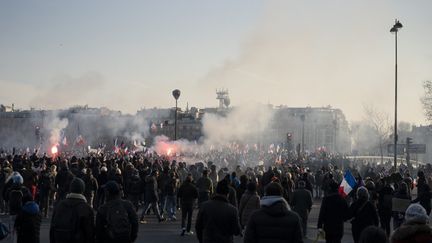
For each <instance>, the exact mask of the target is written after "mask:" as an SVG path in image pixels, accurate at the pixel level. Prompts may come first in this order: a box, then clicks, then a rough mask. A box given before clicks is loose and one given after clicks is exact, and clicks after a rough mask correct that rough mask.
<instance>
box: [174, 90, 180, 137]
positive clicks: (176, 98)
mask: <svg viewBox="0 0 432 243" xmlns="http://www.w3.org/2000/svg"><path fill="white" fill-rule="evenodd" d="M172 95H173V97H174V99H175V101H176V106H175V117H174V140H177V100H178V98H179V97H180V90H178V89H175V90H173V92H172Z"/></svg>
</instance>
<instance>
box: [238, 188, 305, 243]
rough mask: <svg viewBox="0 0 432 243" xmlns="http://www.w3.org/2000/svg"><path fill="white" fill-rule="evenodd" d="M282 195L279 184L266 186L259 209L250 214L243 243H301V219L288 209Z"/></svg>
mask: <svg viewBox="0 0 432 243" xmlns="http://www.w3.org/2000/svg"><path fill="white" fill-rule="evenodd" d="M282 195H283V188H282V186H281V185H280V184H279V183H276V182H271V183H270V184H268V185H267V187H266V191H265V196H264V197H263V198H262V199H261V209H259V210H257V211H255V212H254V213H253V214H252V216H251V217H250V219H249V222H248V224H247V226H246V231H245V236H244V239H243V240H244V241H243V242H244V243H258V242H266V243H282V242H291V243H302V242H303V233H302V226H301V219H300V217H299V216H298V214H297V213H295V212H293V211H291V210H290V209H289V206H288V203H287V202H286V201H285V199H284V198H283V197H282Z"/></svg>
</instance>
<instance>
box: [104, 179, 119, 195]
mask: <svg viewBox="0 0 432 243" xmlns="http://www.w3.org/2000/svg"><path fill="white" fill-rule="evenodd" d="M105 190H106V192H107V193H108V197H109V198H115V197H119V196H120V186H119V184H117V182H115V181H108V182H107V183H106V184H105Z"/></svg>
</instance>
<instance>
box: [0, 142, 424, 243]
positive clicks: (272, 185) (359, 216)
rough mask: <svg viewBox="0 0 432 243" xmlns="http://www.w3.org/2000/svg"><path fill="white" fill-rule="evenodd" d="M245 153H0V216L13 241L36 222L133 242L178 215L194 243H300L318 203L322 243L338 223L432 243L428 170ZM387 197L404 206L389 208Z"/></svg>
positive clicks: (74, 237)
mask: <svg viewBox="0 0 432 243" xmlns="http://www.w3.org/2000/svg"><path fill="white" fill-rule="evenodd" d="M252 151H254V152H253V153H255V154H261V155H263V156H262V159H263V160H264V161H263V163H257V164H256V165H253V166H248V165H247V164H245V163H235V162H234V161H233V160H235V159H239V158H238V157H236V156H233V155H231V156H230V157H229V158H228V159H227V158H222V157H223V154H221V152H219V153H218V152H217V151H212V152H211V153H209V154H211V156H212V157H211V158H213V159H216V158H218V159H217V160H215V161H216V162H212V161H211V160H203V161H201V162H197V163H190V162H189V163H185V162H180V161H176V158H169V157H167V156H160V155H158V154H155V153H144V152H142V153H140V152H136V153H128V154H116V153H109V154H91V155H87V156H73V154H57V155H56V156H46V155H43V156H39V155H37V154H36V153H34V154H27V153H22V154H11V153H9V154H8V153H1V155H0V166H1V168H0V191H1V192H2V193H1V194H0V195H1V198H0V212H1V213H2V214H8V215H9V219H10V220H9V224H10V225H9V228H10V229H11V231H12V229H13V231H15V232H16V233H14V232H11V233H10V236H9V237H12V236H13V235H16V240H17V242H28V243H30V242H39V238H40V236H39V234H40V233H39V232H40V225H41V220H42V218H43V217H45V218H49V219H50V221H51V224H50V235H49V238H50V242H59V243H62V242H134V241H135V240H136V238H137V235H138V230H139V224H147V223H148V220H149V216H148V215H149V214H151V213H153V214H154V215H155V216H156V218H157V220H158V221H159V222H160V223H161V227H163V222H164V221H167V220H169V221H176V220H177V217H179V218H180V219H179V220H178V221H180V222H179V224H180V226H179V228H180V230H179V235H181V236H187V235H195V234H196V237H197V239H198V241H199V242H200V243H201V242H203V243H205V242H233V239H234V238H233V236H235V235H240V236H243V241H244V242H245V243H252V242H303V241H304V239H305V237H306V236H307V230H308V217H309V213H310V212H311V210H312V206H313V202H314V199H315V200H317V201H316V202H321V203H320V204H321V205H320V210H319V217H318V224H317V228H318V232H319V233H320V235H322V237H323V238H325V240H326V242H341V240H342V238H343V236H344V223H345V222H351V224H352V227H351V230H352V237H353V241H354V242H355V243H357V242H362V243H363V242H388V241H389V239H390V240H391V242H398V243H399V242H431V241H432V229H431V228H430V227H429V215H430V211H431V195H432V193H431V189H430V188H431V186H432V185H431V184H432V167H431V166H430V165H429V164H428V165H427V166H423V167H418V168H411V167H403V166H401V167H400V168H399V169H398V170H396V169H395V168H394V167H392V166H391V164H390V163H385V164H381V165H376V164H368V163H365V162H364V161H349V160H346V159H344V158H343V157H340V156H336V155H330V154H327V153H322V152H321V151H320V152H317V153H313V154H308V155H302V156H292V155H290V154H289V153H286V154H285V155H284V156H279V155H277V154H276V155H275V153H273V152H271V151H268V150H267V151H264V152H259V151H258V152H257V150H256V149H255V150H252ZM209 154H207V155H206V156H207V158H209ZM224 154H229V153H226V152H224ZM220 161H224V163H221V162H220ZM341 167H343V169H341ZM345 170H349V171H351V173H352V174H353V175H354V176H355V179H356V186H355V188H353V190H352V192H351V193H350V194H349V195H348V196H347V197H343V196H341V194H340V193H339V191H338V190H339V185H340V183H341V181H342V179H343V177H344V173H343V171H345ZM411 174H414V175H416V178H415V179H414V178H413V177H412V176H411ZM414 192H415V193H414ZM394 198H397V199H405V200H409V202H410V203H411V205H409V207H408V208H407V209H406V211H404V212H400V211H394V208H393V207H392V202H393V199H394ZM321 200H322V201H321ZM195 211H197V213H195V214H194V212H195ZM179 213H180V216H179ZM194 215H196V221H195V227H194V228H193V223H194V222H193V216H194ZM392 220H393V225H392V226H391V221H392ZM194 230H195V232H193V231H194Z"/></svg>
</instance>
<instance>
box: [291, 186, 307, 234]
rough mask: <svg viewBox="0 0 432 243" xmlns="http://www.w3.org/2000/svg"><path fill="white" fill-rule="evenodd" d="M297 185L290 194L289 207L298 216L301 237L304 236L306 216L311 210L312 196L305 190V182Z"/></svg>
mask: <svg viewBox="0 0 432 243" xmlns="http://www.w3.org/2000/svg"><path fill="white" fill-rule="evenodd" d="M297 185H298V189H297V190H295V191H294V192H293V194H292V198H291V206H292V207H293V211H294V212H296V213H297V214H298V215H299V216H300V218H301V221H302V229H303V236H306V230H307V221H308V216H309V212H310V211H311V210H312V194H311V192H310V191H309V190H307V189H306V183H305V181H303V180H301V181H299V182H298V183H297Z"/></svg>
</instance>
